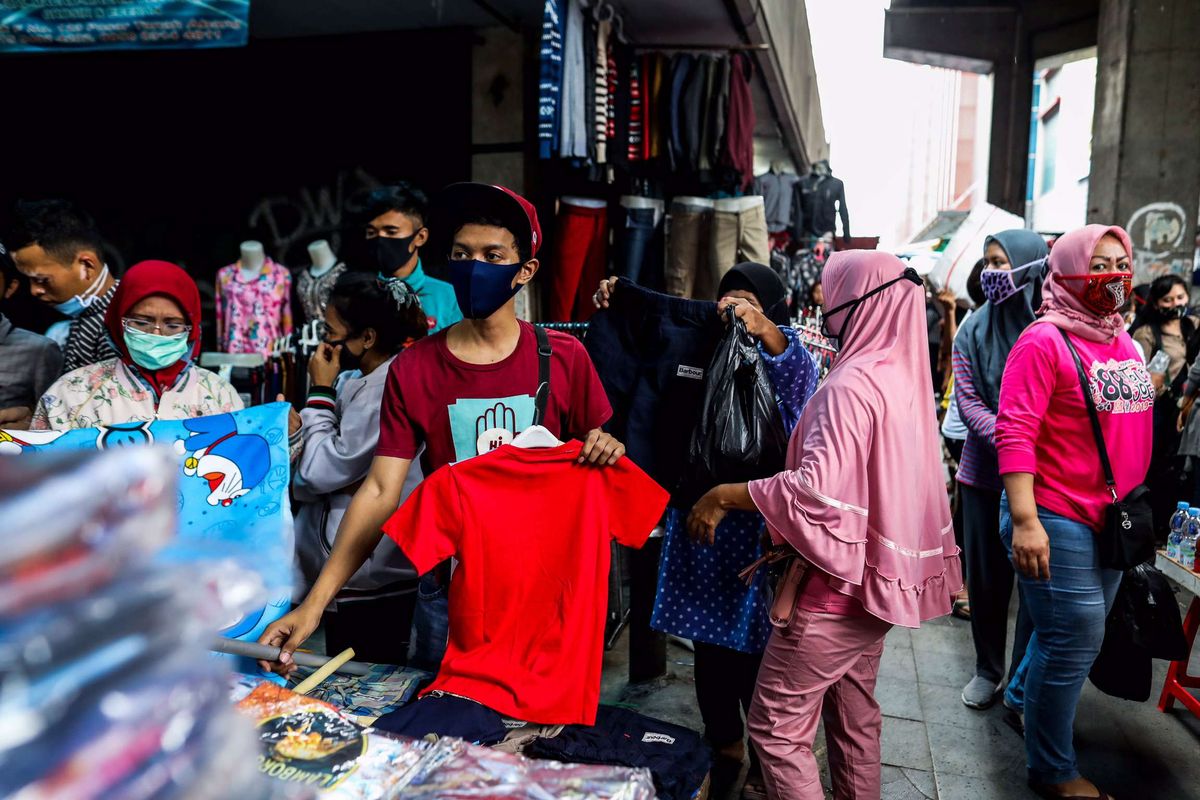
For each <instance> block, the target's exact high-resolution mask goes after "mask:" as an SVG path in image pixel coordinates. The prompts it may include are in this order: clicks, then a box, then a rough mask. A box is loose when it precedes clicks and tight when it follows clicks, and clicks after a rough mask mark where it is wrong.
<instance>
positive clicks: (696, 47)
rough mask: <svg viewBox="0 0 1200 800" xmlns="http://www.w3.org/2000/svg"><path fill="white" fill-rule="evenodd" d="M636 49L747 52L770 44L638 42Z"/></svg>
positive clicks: (641, 50) (768, 46)
mask: <svg viewBox="0 0 1200 800" xmlns="http://www.w3.org/2000/svg"><path fill="white" fill-rule="evenodd" d="M634 49H635V50H638V51H640V52H644V53H653V52H671V51H693V52H707V53H712V52H718V53H746V52H756V51H762V50H770V49H771V45H769V44H638V45H634Z"/></svg>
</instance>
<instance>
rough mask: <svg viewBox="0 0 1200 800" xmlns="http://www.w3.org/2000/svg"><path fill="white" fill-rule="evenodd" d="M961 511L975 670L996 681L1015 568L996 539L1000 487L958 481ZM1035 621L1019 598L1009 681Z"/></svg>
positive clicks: (1004, 644) (1000, 674) (1001, 677)
mask: <svg viewBox="0 0 1200 800" xmlns="http://www.w3.org/2000/svg"><path fill="white" fill-rule="evenodd" d="M958 491H959V495H958V498H959V503H960V505H961V506H962V514H963V540H964V547H963V553H964V556H965V558H966V565H967V595H968V597H970V599H971V638H972V639H973V640H974V642H975V674H976V675H979V676H980V677H983V678H987V679H988V680H989V681H991V682H992V683H996V684H999V683H1000V682H1001V681H1003V680H1004V675H1005V660H1004V653H1005V650H1006V649H1007V646H1008V602H1009V600H1010V599H1011V598H1012V589H1013V582H1014V577H1015V575H1014V572H1013V565H1012V561H1010V560H1009V556H1008V550H1007V549H1006V548H1005V547H1004V542H1003V541H1002V540H1001V539H1000V492H994V491H991V490H989V489H979V488H976V487H974V486H968V485H967V484H965V483H960V484H958ZM1032 633H1033V621H1032V620H1031V619H1030V618H1029V611H1028V610H1027V609H1026V608H1025V604H1024V603H1022V602H1021V601H1020V598H1019V597H1018V599H1017V629H1016V632H1015V633H1014V635H1013V652H1012V659H1011V660H1010V661H1009V662H1008V677H1009V679H1010V680H1011V679H1012V676H1013V674H1014V673H1015V672H1016V671H1017V665H1018V664H1020V663H1021V659H1023V658H1024V657H1025V648H1026V647H1027V646H1028V644H1029V636H1030V634H1032Z"/></svg>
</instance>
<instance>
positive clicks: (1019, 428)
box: [996, 225, 1156, 800]
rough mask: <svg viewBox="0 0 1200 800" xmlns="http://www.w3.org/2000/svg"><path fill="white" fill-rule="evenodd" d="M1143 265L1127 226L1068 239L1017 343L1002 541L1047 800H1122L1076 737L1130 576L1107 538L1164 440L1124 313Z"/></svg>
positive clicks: (1029, 751) (1003, 468) (1002, 457)
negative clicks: (1088, 762) (1105, 549)
mask: <svg viewBox="0 0 1200 800" xmlns="http://www.w3.org/2000/svg"><path fill="white" fill-rule="evenodd" d="M1132 263H1133V246H1132V243H1131V242H1130V240H1129V235H1128V234H1127V233H1125V231H1124V230H1122V229H1121V228H1118V227H1116V226H1108V225H1087V226H1085V227H1083V228H1080V229H1079V230H1076V231H1071V232H1070V233H1068V234H1067V235H1065V236H1063V237H1062V238H1060V239H1059V240H1058V241H1057V242H1056V243H1055V245H1054V249H1053V250H1052V251H1051V252H1050V260H1049V267H1050V276H1049V278H1048V279H1047V280H1046V283H1045V285H1044V287H1043V290H1042V291H1043V296H1044V298H1045V302H1044V303H1043V305H1042V309H1041V317H1040V318H1039V319H1038V320H1037V321H1036V322H1034V323H1033V324H1031V325H1030V326H1029V327H1028V328H1026V329H1025V331H1024V332H1023V333H1022V334H1021V336H1020V338H1019V339H1017V343H1016V345H1015V346H1014V347H1013V349H1012V353H1010V354H1009V357H1008V360H1007V361H1006V362H1005V366H1004V378H1003V380H1002V381H1001V384H1000V408H999V413H998V414H997V416H996V453H997V456H998V458H999V465H1000V475H1001V477H1003V479H1004V489H1005V492H1006V495H1005V497H1004V499H1003V500H1002V501H1001V505H1000V538H1001V539H1002V540H1003V542H1004V544H1005V546H1006V547H1007V548H1008V550H1009V552H1010V553H1011V555H1012V560H1013V563H1014V565H1015V566H1016V568H1017V570H1018V573H1019V574H1018V580H1019V581H1020V587H1021V603H1022V605H1024V606H1025V607H1026V608H1027V609H1029V615H1030V617H1031V618H1032V619H1033V627H1034V632H1033V636H1032V637H1031V638H1030V640H1029V646H1028V647H1027V648H1026V650H1025V657H1024V659H1022V661H1021V665H1020V666H1019V667H1018V668H1017V671H1016V674H1014V675H1013V677H1012V680H1010V681H1009V684H1008V688H1007V689H1006V690H1005V694H1004V704H1005V705H1006V706H1008V707H1009V709H1010V710H1012V711H1013V712H1015V713H1021V712H1023V713H1024V727H1025V754H1026V759H1027V766H1028V771H1029V784H1030V786H1031V787H1032V788H1033V790H1034V791H1035V792H1036V793H1037V794H1038V796H1039V797H1045V798H1067V799H1068V800H1070V798H1085V797H1086V798H1093V797H1099V798H1107V797H1109V795H1107V794H1105V793H1104V792H1102V791H1100V790H1099V789H1097V788H1096V786H1095V785H1094V784H1092V782H1091V781H1089V780H1087V779H1085V778H1083V777H1081V776H1080V774H1079V764H1078V762H1077V760H1076V758H1075V745H1074V742H1073V740H1072V736H1073V728H1074V724H1075V709H1076V707H1077V706H1078V704H1079V695H1080V692H1081V691H1082V690H1083V682H1084V680H1086V679H1087V676H1088V672H1089V671H1090V670H1091V668H1092V663H1093V662H1094V661H1095V660H1096V656H1097V655H1098V654H1099V653H1100V645H1101V643H1102V642H1103V641H1104V622H1105V619H1106V617H1107V616H1108V612H1109V610H1110V609H1111V608H1112V604H1113V600H1114V599H1115V597H1116V593H1117V588H1118V586H1119V585H1120V582H1121V572H1120V571H1119V570H1116V569H1109V568H1108V567H1106V566H1105V565H1104V564H1102V563H1101V562H1100V556H1099V551H1098V549H1097V547H1096V534H1097V533H1099V532H1100V531H1101V530H1102V528H1103V526H1104V519H1105V514H1106V513H1107V510H1108V508H1109V506H1110V505H1111V504H1112V502H1113V498H1114V496H1115V497H1125V496H1126V495H1127V494H1128V493H1129V492H1130V491H1131V490H1132V489H1133V488H1134V487H1136V486H1137V485H1138V484H1140V483H1141V482H1142V481H1143V480H1144V479H1145V477H1146V469H1147V467H1148V466H1149V465H1150V453H1151V446H1152V441H1153V434H1154V400H1155V395H1156V392H1155V388H1154V384H1153V382H1152V381H1151V379H1150V373H1148V372H1147V371H1146V366H1145V364H1143V362H1142V358H1141V356H1140V355H1139V354H1138V352H1137V350H1136V349H1135V348H1134V345H1133V340H1132V339H1131V338H1130V337H1129V334H1128V333H1126V332H1125V320H1124V318H1123V317H1122V316H1121V307H1122V306H1124V305H1125V301H1126V300H1128V299H1129V294H1130V284H1131V283H1132V279H1133V274H1132V272H1133V269H1132V266H1131V265H1132ZM1084 382H1086V384H1087V391H1088V394H1089V395H1090V396H1091V404H1092V405H1094V407H1095V411H1096V419H1097V424H1098V425H1099V428H1100V432H1101V436H1102V438H1103V441H1104V448H1105V450H1106V451H1107V452H1108V456H1109V458H1110V460H1111V466H1112V478H1113V480H1114V482H1115V483H1116V486H1115V487H1114V489H1112V490H1110V489H1109V488H1108V486H1107V480H1106V477H1105V473H1104V469H1103V467H1102V465H1101V459H1100V449H1099V446H1098V443H1097V437H1096V434H1095V433H1094V432H1093V429H1092V422H1091V419H1090V413H1089V411H1088V406H1087V405H1085V403H1086V401H1085V395H1084V393H1083V384H1084ZM1113 491H1115V492H1116V494H1115V495H1114V494H1113Z"/></svg>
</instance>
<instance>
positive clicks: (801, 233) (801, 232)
mask: <svg viewBox="0 0 1200 800" xmlns="http://www.w3.org/2000/svg"><path fill="white" fill-rule="evenodd" d="M792 209H793V213H794V214H795V219H794V220H793V221H792V237H793V238H795V239H796V240H797V241H799V240H802V239H805V238H820V237H822V236H824V235H825V234H827V233H831V232H833V231H834V224H835V215H836V214H840V215H841V217H842V236H843V237H849V236H850V212H849V211H848V210H847V209H846V186H845V184H843V183H842V182H841V181H840V180H838V179H837V178H835V177H833V176H832V175H821V174H818V173H815V172H814V173H813V174H811V175H807V176H805V177H804V178H803V179H801V180H800V181H798V182H797V183H796V186H795V188H793V189H792Z"/></svg>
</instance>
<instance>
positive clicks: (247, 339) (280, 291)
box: [216, 258, 292, 356]
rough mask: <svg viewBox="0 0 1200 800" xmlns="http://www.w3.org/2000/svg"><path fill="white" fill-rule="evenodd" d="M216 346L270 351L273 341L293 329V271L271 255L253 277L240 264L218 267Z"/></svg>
mask: <svg viewBox="0 0 1200 800" xmlns="http://www.w3.org/2000/svg"><path fill="white" fill-rule="evenodd" d="M216 294H217V298H216V299H217V348H218V349H219V350H221V351H222V352H225V353H258V354H260V355H262V356H269V355H270V354H271V343H272V342H274V341H275V340H276V339H278V338H280V337H282V336H290V335H291V333H292V275H291V273H290V272H288V271H287V268H286V267H284V266H283V265H282V264H277V263H275V262H274V261H272V260H271V259H270V258H268V259H266V261H264V262H263V266H262V269H261V270H259V272H258V276H257V277H256V278H254V279H253V280H249V281H247V280H245V279H244V278H243V277H242V272H241V266H240V265H239V264H229V265H228V266H224V267H221V269H219V270H217V285H216Z"/></svg>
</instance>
